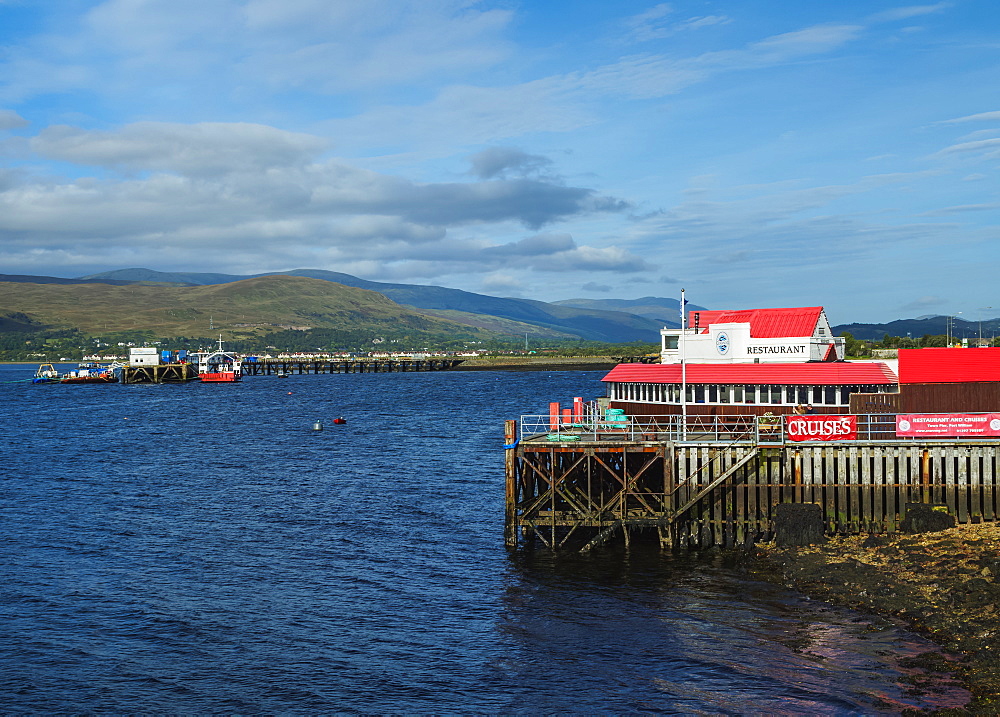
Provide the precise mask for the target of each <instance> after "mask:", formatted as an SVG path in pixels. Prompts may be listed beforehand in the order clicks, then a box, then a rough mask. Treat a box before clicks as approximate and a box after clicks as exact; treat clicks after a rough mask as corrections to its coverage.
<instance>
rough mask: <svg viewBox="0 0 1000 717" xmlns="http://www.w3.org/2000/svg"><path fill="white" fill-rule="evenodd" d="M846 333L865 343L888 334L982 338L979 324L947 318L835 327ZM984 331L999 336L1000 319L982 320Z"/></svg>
mask: <svg viewBox="0 0 1000 717" xmlns="http://www.w3.org/2000/svg"><path fill="white" fill-rule="evenodd" d="M949 323H950V325H951V326H950V329H949ZM845 331H846V332H848V333H850V334H851V335H852V336H853V337H854V338H856V339H863V340H865V341H881V340H882V337H883V336H885V335H886V334H888V335H889V336H911V337H913V338H915V339H918V338H920V337H921V336H942V335H945V334H948V333H950V334H951V335H952V336H954V337H956V338H958V339H963V338H968V339H973V338H978V337H979V335H980V334H979V331H980V322H979V321H963V320H962V319H959V318H950V317H948V316H922V317H920V318H918V319H897V320H895V321H890V322H888V323H885V324H840V325H839V326H834V327H833V333H834V334H841V333H843V332H845ZM982 332H983V333H982V335H983V337H984V338H986V337H990V336H996V335H997V334H998V333H1000V319H983V322H982Z"/></svg>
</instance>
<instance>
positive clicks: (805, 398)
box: [795, 386, 809, 403]
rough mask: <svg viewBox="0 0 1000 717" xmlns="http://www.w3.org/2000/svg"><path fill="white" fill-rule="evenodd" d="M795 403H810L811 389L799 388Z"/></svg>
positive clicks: (806, 387)
mask: <svg viewBox="0 0 1000 717" xmlns="http://www.w3.org/2000/svg"><path fill="white" fill-rule="evenodd" d="M795 403H809V387H808V386H799V387H798V390H797V391H796V398H795Z"/></svg>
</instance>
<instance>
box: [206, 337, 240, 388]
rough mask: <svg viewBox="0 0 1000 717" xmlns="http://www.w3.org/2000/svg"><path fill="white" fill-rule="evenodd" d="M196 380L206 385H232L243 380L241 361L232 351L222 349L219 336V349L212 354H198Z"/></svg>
mask: <svg viewBox="0 0 1000 717" xmlns="http://www.w3.org/2000/svg"><path fill="white" fill-rule="evenodd" d="M197 357H198V378H199V379H201V381H203V382H206V383H234V382H236V381H239V380H241V379H242V378H243V359H242V357H240V355H239V354H237V353H235V352H233V351H226V350H225V349H223V348H222V337H221V336H219V348H218V349H217V350H215V351H212V352H206V353H199V354H197Z"/></svg>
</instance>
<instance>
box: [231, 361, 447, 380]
mask: <svg viewBox="0 0 1000 717" xmlns="http://www.w3.org/2000/svg"><path fill="white" fill-rule="evenodd" d="M463 361H464V359H450V358H426V359H274V358H270V359H261V358H259V359H257V360H256V361H249V360H244V361H243V373H244V375H248V376H270V375H272V374H320V373H395V372H399V371H446V370H448V369H450V368H454V367H455V366H458V365H459V364H460V363H462V362H463Z"/></svg>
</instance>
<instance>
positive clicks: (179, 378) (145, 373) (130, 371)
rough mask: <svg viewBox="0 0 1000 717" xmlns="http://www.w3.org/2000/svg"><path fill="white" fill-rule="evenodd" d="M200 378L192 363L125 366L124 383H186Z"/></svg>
mask: <svg viewBox="0 0 1000 717" xmlns="http://www.w3.org/2000/svg"><path fill="white" fill-rule="evenodd" d="M197 378H198V368H197V367H196V366H195V365H194V364H190V363H166V364H159V365H151V366H141V365H140V366H125V367H123V368H122V383H185V382H187V381H194V380H196V379H197Z"/></svg>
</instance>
